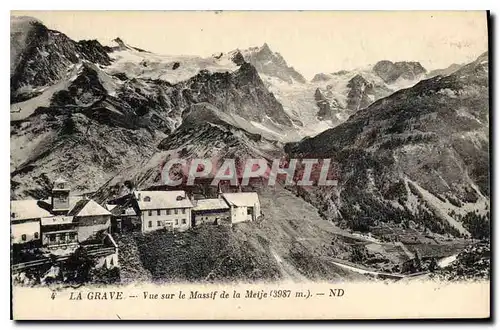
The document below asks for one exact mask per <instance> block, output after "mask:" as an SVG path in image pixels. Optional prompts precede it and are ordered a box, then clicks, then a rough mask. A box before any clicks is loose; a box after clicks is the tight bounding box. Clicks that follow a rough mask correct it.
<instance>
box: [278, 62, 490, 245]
mask: <svg viewBox="0 0 500 330" xmlns="http://www.w3.org/2000/svg"><path fill="white" fill-rule="evenodd" d="M488 131H489V98H488V54H487V53H485V54H483V55H481V56H480V57H479V58H478V59H477V60H476V61H474V62H472V63H470V64H468V65H465V66H463V67H462V68H461V69H459V70H458V71H456V72H455V73H453V74H451V75H449V76H437V77H434V78H431V79H428V80H424V81H421V82H419V83H417V84H416V85H415V86H413V87H411V88H408V89H404V90H400V91H398V92H396V93H394V94H392V95H390V96H388V97H386V98H383V99H381V100H378V101H376V102H374V103H373V104H371V105H370V106H368V107H367V108H365V109H363V110H360V111H358V112H357V113H355V114H354V115H352V116H351V117H350V118H349V119H348V120H347V121H346V122H345V123H343V124H341V125H339V126H337V127H335V128H332V129H329V130H327V131H325V132H323V133H321V134H319V135H317V136H315V137H314V138H309V139H304V140H303V141H301V142H299V143H296V144H288V145H287V146H286V150H287V152H288V153H289V155H290V157H304V158H332V159H333V161H335V162H337V165H338V168H339V176H340V179H339V187H338V189H334V190H333V191H325V190H324V189H322V188H313V189H309V190H308V191H303V192H302V194H304V196H305V197H306V198H308V199H310V200H313V201H315V203H317V206H318V208H320V209H322V210H323V212H324V216H325V217H327V218H329V219H333V220H334V221H336V222H338V223H340V224H342V225H344V226H347V227H350V228H353V229H355V230H369V231H372V232H373V231H374V230H375V229H374V228H379V230H380V227H383V226H384V224H388V223H390V224H391V226H393V225H394V224H399V226H401V228H412V229H416V230H420V231H424V230H430V231H432V232H438V233H441V234H451V235H457V236H458V235H464V236H468V235H469V234H470V233H469V231H468V229H467V228H468V225H467V224H465V223H464V222H463V219H464V217H473V218H474V220H473V221H482V220H481V219H482V218H483V216H486V217H489V179H488V178H489V173H488V171H489V170H488V163H489V141H488ZM466 227H467V228H466Z"/></svg>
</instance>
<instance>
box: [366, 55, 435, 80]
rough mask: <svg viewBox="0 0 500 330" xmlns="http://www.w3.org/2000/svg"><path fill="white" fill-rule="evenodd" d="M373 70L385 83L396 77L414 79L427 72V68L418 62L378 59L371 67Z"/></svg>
mask: <svg viewBox="0 0 500 330" xmlns="http://www.w3.org/2000/svg"><path fill="white" fill-rule="evenodd" d="M373 72H375V73H376V74H377V75H378V76H379V77H380V78H382V79H383V80H384V81H385V82H386V83H392V82H395V81H396V80H398V79H400V78H401V79H405V80H414V79H417V78H418V77H419V76H421V75H423V74H425V73H427V70H426V69H425V68H424V67H423V66H422V65H421V64H420V62H412V61H408V62H407V61H401V62H394V63H393V62H391V61H388V60H383V61H379V62H377V63H376V64H375V66H374V67H373Z"/></svg>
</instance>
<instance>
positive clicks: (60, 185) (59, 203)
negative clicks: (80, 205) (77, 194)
mask: <svg viewBox="0 0 500 330" xmlns="http://www.w3.org/2000/svg"><path fill="white" fill-rule="evenodd" d="M69 191H70V189H69V186H68V182H67V181H65V180H63V179H61V178H59V179H57V180H56V181H54V187H53V188H52V212H54V213H61V214H66V213H67V212H69Z"/></svg>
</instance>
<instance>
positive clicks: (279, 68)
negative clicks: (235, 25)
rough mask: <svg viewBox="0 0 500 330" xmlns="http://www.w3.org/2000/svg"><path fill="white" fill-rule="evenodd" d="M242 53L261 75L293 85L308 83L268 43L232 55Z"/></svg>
mask: <svg viewBox="0 0 500 330" xmlns="http://www.w3.org/2000/svg"><path fill="white" fill-rule="evenodd" d="M235 52H240V53H241V54H242V55H243V58H244V59H245V60H246V61H247V62H249V63H251V64H252V65H253V66H255V67H256V68H257V71H258V72H259V74H261V75H265V76H269V77H272V78H278V79H279V80H281V81H283V82H286V83H289V84H293V83H300V84H304V83H306V79H305V78H304V77H303V76H302V75H301V74H300V73H299V72H297V71H296V70H295V69H294V68H293V67H291V66H288V64H287V62H286V61H285V59H284V58H283V56H281V54H280V53H278V52H273V51H272V50H271V48H270V47H269V45H268V44H267V43H264V44H263V45H262V46H260V47H250V48H248V49H244V50H240V49H236V50H234V51H232V52H230V54H234V53H235Z"/></svg>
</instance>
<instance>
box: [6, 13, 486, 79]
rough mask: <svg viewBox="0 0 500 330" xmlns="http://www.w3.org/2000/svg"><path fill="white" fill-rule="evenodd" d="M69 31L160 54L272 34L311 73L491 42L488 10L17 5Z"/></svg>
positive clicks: (445, 54) (441, 56)
mask: <svg viewBox="0 0 500 330" xmlns="http://www.w3.org/2000/svg"><path fill="white" fill-rule="evenodd" d="M12 14H13V15H27V16H33V17H36V18H38V19H40V20H41V21H42V22H43V23H44V24H45V25H46V26H48V27H49V28H51V29H55V30H59V31H61V32H63V33H65V34H66V35H68V36H69V37H71V38H73V39H75V40H80V39H97V40H99V41H100V42H102V43H105V44H109V43H110V41H111V40H112V39H113V38H115V37H120V38H122V39H123V40H124V41H125V42H126V43H128V44H130V45H132V46H136V47H139V48H143V49H146V50H149V51H152V52H155V53H159V54H172V55H176V54H189V55H201V56H210V55H212V54H214V53H217V52H226V51H230V50H233V49H235V48H240V49H243V48H248V47H252V46H260V45H262V44H263V43H264V42H267V43H268V44H269V46H270V47H271V49H272V50H273V51H277V52H279V53H281V54H282V55H283V57H284V58H285V60H286V61H287V63H288V65H291V66H293V67H295V68H296V69H297V70H298V71H300V72H301V73H302V74H303V75H305V76H306V78H308V79H310V78H312V76H313V75H314V74H316V73H318V72H334V71H337V70H341V69H352V68H356V67H361V66H365V65H368V64H374V63H376V62H377V61H379V60H382V59H387V60H391V61H402V60H407V61H419V62H420V63H422V65H423V66H424V67H425V68H426V69H428V70H432V69H436V68H444V67H447V66H448V65H450V64H452V63H464V62H469V61H472V60H474V59H475V58H476V57H477V56H479V55H480V54H481V53H483V52H484V51H486V50H487V48H488V46H487V45H488V41H487V40H488V36H487V26H486V13H485V12H425V11H420V12H377V11H360V12H338V11H337V12H315V11H308V12H269V11H267V12H266V11H260V12H259V11H253V12H222V13H215V12H161V11H140V12H139V11H136V12H134V11H100V12H97V11H79V12H77V11H36V12H35V11H32V12H20V11H14V12H12Z"/></svg>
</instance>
